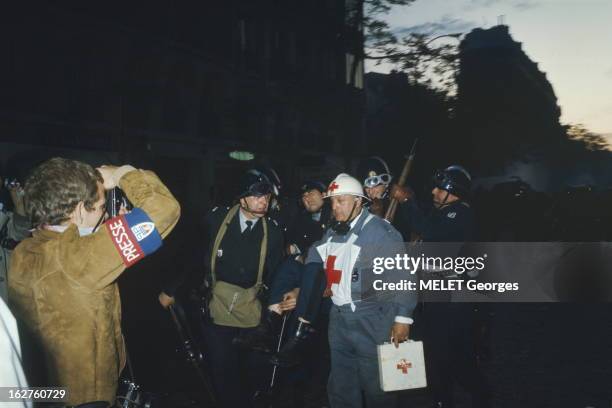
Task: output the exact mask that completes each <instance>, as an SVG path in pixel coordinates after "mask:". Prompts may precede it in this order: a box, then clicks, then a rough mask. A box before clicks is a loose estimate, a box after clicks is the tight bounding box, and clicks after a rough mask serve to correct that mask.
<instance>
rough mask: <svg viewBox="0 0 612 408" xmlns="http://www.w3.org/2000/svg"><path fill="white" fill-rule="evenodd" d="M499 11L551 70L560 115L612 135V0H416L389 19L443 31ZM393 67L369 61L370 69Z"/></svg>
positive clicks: (493, 20) (491, 19) (483, 23)
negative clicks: (376, 64)
mask: <svg viewBox="0 0 612 408" xmlns="http://www.w3.org/2000/svg"><path fill="white" fill-rule="evenodd" d="M500 15H503V16H504V20H505V24H506V25H508V26H509V27H510V34H511V35H512V37H513V38H514V40H515V41H518V42H521V43H522V44H523V50H524V51H525V52H526V53H527V55H528V56H529V58H531V59H532V60H533V61H535V62H537V63H538V64H539V67H540V70H542V71H544V72H545V73H546V75H547V76H548V79H549V80H550V82H551V83H552V85H553V88H554V90H555V94H556V95H557V98H558V104H559V106H561V111H562V115H561V121H562V122H563V123H582V124H584V125H585V126H586V127H587V128H588V129H589V130H592V131H594V132H597V133H601V134H605V135H606V136H607V137H608V139H609V140H610V141H612V22H611V19H612V0H417V1H415V2H414V3H413V4H412V5H410V6H403V7H395V8H394V9H392V11H391V12H390V13H389V15H388V16H386V18H385V20H386V21H387V22H388V23H389V24H390V26H391V28H392V29H394V30H395V31H397V32H402V31H405V32H410V31H416V32H425V33H431V34H432V35H440V34H445V33H456V32H463V33H467V32H469V31H470V30H471V29H473V28H477V27H482V28H489V27H492V26H494V25H496V24H497V23H498V17H499V16H500ZM439 41H442V40H439ZM389 69H390V67H389V66H384V65H379V66H375V65H374V64H368V65H366V70H367V71H376V72H385V71H388V70H389Z"/></svg>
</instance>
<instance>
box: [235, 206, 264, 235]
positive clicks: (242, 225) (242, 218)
mask: <svg viewBox="0 0 612 408" xmlns="http://www.w3.org/2000/svg"><path fill="white" fill-rule="evenodd" d="M243 211H244V210H243V209H242V208H239V209H238V218H239V219H240V231H244V230H245V228H246V227H247V223H246V222H247V220H248V221H251V222H252V223H253V224H252V225H251V228H253V227H255V224H257V221H259V217H255V218H253V219H251V220H249V219H248V218H247V217H246V215H244V213H243Z"/></svg>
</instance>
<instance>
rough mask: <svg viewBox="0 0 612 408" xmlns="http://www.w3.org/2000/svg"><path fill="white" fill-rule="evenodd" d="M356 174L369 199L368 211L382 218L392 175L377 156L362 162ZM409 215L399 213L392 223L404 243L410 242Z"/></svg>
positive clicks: (387, 201)
mask: <svg viewBox="0 0 612 408" xmlns="http://www.w3.org/2000/svg"><path fill="white" fill-rule="evenodd" d="M358 174H359V177H360V180H362V182H363V189H364V191H365V193H366V195H367V196H368V198H369V202H368V203H366V204H367V205H368V210H369V211H370V212H371V213H372V214H375V215H378V216H379V217H382V218H384V216H385V214H386V212H387V209H388V207H389V203H390V198H391V197H390V195H389V193H390V187H391V181H393V174H392V173H391V170H390V169H389V166H388V165H387V163H386V162H385V161H384V160H383V159H382V158H380V157H378V156H372V157H368V158H366V159H364V160H362V161H361V162H360V163H359V166H358ZM409 216H410V213H408V212H402V211H399V212H397V213H396V216H395V218H394V219H393V221H392V224H393V226H394V227H395V229H397V230H398V231H399V232H400V234H402V237H404V241H410V240H411V228H410V219H409Z"/></svg>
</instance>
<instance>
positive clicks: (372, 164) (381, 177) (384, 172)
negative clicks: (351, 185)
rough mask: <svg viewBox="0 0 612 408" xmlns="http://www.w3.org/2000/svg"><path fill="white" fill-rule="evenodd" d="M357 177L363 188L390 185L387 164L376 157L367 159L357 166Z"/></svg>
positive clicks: (389, 172)
mask: <svg viewBox="0 0 612 408" xmlns="http://www.w3.org/2000/svg"><path fill="white" fill-rule="evenodd" d="M357 175H358V177H359V180H360V181H361V182H362V183H363V186H364V187H370V188H371V187H376V186H377V185H379V184H384V185H389V184H390V183H391V179H392V178H393V177H392V176H391V171H390V170H389V166H387V163H386V162H385V161H384V160H383V159H381V158H380V157H378V156H372V157H368V158H366V159H364V160H362V161H361V162H360V163H359V166H357Z"/></svg>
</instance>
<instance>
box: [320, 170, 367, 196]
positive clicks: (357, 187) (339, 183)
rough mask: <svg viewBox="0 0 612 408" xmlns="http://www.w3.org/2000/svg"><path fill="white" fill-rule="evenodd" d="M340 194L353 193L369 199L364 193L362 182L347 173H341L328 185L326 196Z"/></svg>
mask: <svg viewBox="0 0 612 408" xmlns="http://www.w3.org/2000/svg"><path fill="white" fill-rule="evenodd" d="M340 195H353V196H357V197H363V198H365V199H367V198H368V197H366V196H365V194H364V193H363V187H362V186H361V183H360V182H359V181H357V179H356V178H355V177H352V176H349V175H348V174H346V173H340V174H338V176H336V178H335V179H334V181H332V182H331V183H330V184H329V187H327V194H326V195H325V197H326V198H327V197H334V196H340Z"/></svg>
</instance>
